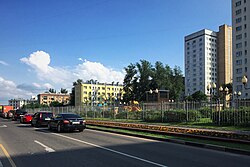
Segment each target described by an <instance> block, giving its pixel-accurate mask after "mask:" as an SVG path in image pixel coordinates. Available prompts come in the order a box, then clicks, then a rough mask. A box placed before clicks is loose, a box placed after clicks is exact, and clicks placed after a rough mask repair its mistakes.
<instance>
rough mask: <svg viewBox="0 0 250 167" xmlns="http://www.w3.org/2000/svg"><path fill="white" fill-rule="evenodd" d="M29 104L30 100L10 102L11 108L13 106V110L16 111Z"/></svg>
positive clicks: (19, 99) (12, 100) (20, 99)
mask: <svg viewBox="0 0 250 167" xmlns="http://www.w3.org/2000/svg"><path fill="white" fill-rule="evenodd" d="M28 103H29V100H25V99H22V98H18V99H10V100H9V106H12V107H13V109H15V110H16V109H20V108H22V107H23V106H24V105H27V104H28Z"/></svg>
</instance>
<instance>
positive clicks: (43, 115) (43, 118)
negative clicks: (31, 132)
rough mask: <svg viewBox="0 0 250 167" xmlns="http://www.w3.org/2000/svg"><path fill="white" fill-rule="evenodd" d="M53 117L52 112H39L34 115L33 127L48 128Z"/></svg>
mask: <svg viewBox="0 0 250 167" xmlns="http://www.w3.org/2000/svg"><path fill="white" fill-rule="evenodd" d="M52 117H53V113H52V112H50V111H39V112H36V113H35V114H34V115H33V118H32V120H31V126H36V127H40V126H48V122H49V121H50V120H51V118H52Z"/></svg>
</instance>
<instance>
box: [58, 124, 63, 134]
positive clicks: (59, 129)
mask: <svg viewBox="0 0 250 167" xmlns="http://www.w3.org/2000/svg"><path fill="white" fill-rule="evenodd" d="M57 132H58V133H60V132H62V126H61V125H60V124H58V125H57Z"/></svg>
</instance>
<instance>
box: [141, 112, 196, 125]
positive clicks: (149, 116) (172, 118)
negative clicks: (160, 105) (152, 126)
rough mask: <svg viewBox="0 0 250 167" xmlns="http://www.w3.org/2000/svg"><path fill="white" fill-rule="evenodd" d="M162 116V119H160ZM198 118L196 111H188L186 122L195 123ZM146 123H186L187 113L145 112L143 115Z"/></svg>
mask: <svg viewBox="0 0 250 167" xmlns="http://www.w3.org/2000/svg"><path fill="white" fill-rule="evenodd" d="M162 114H163V118H162ZM199 118H200V114H199V112H198V111H195V110H189V111H188V121H197V120H198V119H199ZM145 121H147V122H162V121H163V122H185V121H187V112H186V111H185V110H167V111H163V113H162V112H161V111H158V110H157V111H147V112H146V114H145Z"/></svg>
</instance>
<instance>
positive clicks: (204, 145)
mask: <svg viewBox="0 0 250 167" xmlns="http://www.w3.org/2000/svg"><path fill="white" fill-rule="evenodd" d="M109 128H111V127H109ZM87 129H92V130H98V131H103V132H110V133H117V134H122V135H128V136H134V137H140V138H146V139H152V140H157V141H164V142H170V143H176V144H182V145H188V146H194V147H199V148H206V149H211V150H216V151H222V152H228V153H235V154H242V155H247V156H250V151H245V150H240V149H234V148H228V147H223V146H216V145H212V144H201V143H196V142H190V141H183V140H178V139H162V138H158V137H153V136H144V135H140V134H130V133H126V132H115V131H113V130H108V129H105V130H104V129H98V128H93V127H91V128H90V127H88V126H87Z"/></svg>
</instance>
